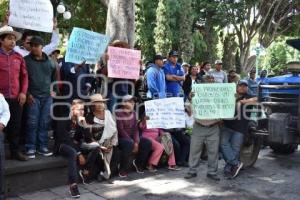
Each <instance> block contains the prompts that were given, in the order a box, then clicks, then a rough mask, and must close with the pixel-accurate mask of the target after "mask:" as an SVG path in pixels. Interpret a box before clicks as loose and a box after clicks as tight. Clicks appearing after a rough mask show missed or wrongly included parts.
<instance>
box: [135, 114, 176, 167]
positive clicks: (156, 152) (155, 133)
mask: <svg viewBox="0 0 300 200" xmlns="http://www.w3.org/2000/svg"><path fill="white" fill-rule="evenodd" d="M146 119H147V117H144V118H143V120H142V121H141V122H140V124H139V128H140V129H141V131H142V136H143V137H145V138H147V139H149V140H150V141H151V143H152V153H151V156H150V158H149V161H148V167H147V168H148V170H149V171H150V172H156V171H157V170H156V168H155V167H156V166H157V165H158V163H159V160H160V158H161V156H162V154H163V152H164V146H163V144H162V143H161V142H159V137H160V136H161V135H162V134H167V133H165V132H163V131H162V130H161V129H154V128H153V129H148V128H147V125H146ZM169 145H170V146H171V149H172V150H171V151H170V155H169V159H168V165H169V167H168V169H169V170H175V171H177V170H180V168H178V167H177V166H176V161H175V155H174V150H173V144H172V142H170V143H169Z"/></svg>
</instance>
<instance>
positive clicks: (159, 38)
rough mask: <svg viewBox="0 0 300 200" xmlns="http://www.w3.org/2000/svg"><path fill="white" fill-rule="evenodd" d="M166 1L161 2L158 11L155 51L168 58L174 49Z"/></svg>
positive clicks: (155, 29) (160, 0) (161, 0)
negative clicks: (172, 48)
mask: <svg viewBox="0 0 300 200" xmlns="http://www.w3.org/2000/svg"><path fill="white" fill-rule="evenodd" d="M166 2H167V1H166V0H159V3H158V7H157V10H156V26H155V28H154V40H155V45H154V48H155V51H156V53H161V54H162V55H164V56H166V55H167V54H168V52H169V51H170V49H171V47H172V41H171V29H170V26H169V18H170V17H169V13H168V10H167V4H166Z"/></svg>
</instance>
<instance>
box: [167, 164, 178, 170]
mask: <svg viewBox="0 0 300 200" xmlns="http://www.w3.org/2000/svg"><path fill="white" fill-rule="evenodd" d="M168 170H172V171H180V170H181V168H180V167H178V166H176V165H172V166H169V167H168Z"/></svg>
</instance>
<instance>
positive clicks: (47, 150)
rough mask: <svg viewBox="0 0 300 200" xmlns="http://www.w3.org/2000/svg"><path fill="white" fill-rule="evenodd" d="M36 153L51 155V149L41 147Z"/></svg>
mask: <svg viewBox="0 0 300 200" xmlns="http://www.w3.org/2000/svg"><path fill="white" fill-rule="evenodd" d="M38 154H40V155H43V156H46V157H48V156H52V155H53V153H52V152H51V151H49V149H48V148H41V149H40V150H38Z"/></svg>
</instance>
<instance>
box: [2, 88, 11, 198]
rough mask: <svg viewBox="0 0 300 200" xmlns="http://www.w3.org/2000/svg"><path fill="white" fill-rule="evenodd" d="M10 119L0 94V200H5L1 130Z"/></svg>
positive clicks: (7, 107)
mask: <svg viewBox="0 0 300 200" xmlns="http://www.w3.org/2000/svg"><path fill="white" fill-rule="evenodd" d="M9 118H10V112H9V106H8V104H7V102H6V101H5V99H4V96H3V95H2V94H1V93H0V199H5V190H4V185H5V181H4V161H5V152H4V133H3V130H4V128H5V127H6V126H7V124H8V121H9Z"/></svg>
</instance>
